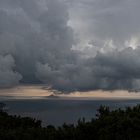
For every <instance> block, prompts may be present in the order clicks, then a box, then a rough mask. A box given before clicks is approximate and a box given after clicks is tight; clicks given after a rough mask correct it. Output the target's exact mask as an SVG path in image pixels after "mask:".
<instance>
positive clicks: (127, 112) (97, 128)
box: [0, 105, 140, 140]
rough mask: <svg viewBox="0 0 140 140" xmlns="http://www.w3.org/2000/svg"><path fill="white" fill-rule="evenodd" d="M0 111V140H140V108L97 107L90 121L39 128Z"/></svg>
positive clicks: (37, 124)
mask: <svg viewBox="0 0 140 140" xmlns="http://www.w3.org/2000/svg"><path fill="white" fill-rule="evenodd" d="M2 108H3V106H2ZM2 108H1V109H0V140H112V139H113V140H140V105H137V106H135V107H127V108H125V109H120V108H119V109H116V110H110V109H109V107H106V106H100V108H99V109H98V113H97V115H96V117H94V118H93V119H92V120H91V121H89V122H86V121H85V119H84V118H83V119H79V120H78V122H77V125H73V124H69V125H68V124H63V125H62V126H61V127H54V126H52V125H48V126H47V127H42V126H41V121H39V120H35V119H33V118H29V117H24V118H23V117H20V116H11V115H8V113H7V112H5V111H4V110H3V109H2Z"/></svg>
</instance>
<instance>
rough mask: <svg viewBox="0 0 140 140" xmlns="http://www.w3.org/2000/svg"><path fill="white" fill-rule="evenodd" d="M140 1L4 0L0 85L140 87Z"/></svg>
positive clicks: (0, 7) (1, 5)
mask: <svg viewBox="0 0 140 140" xmlns="http://www.w3.org/2000/svg"><path fill="white" fill-rule="evenodd" d="M139 4H140V2H139V1H137V0H134V1H133V3H132V1H130V0H119V1H113V0H77V1H67V0H24V1H23V0H13V1H12V2H11V1H10V0H1V1H0V19H1V22H0V87H7V86H8V87H9V86H13V85H16V84H20V83H29V84H32V83H44V84H46V86H51V87H52V88H54V89H57V90H61V91H73V90H92V89H104V90H115V89H126V90H131V89H134V90H135V89H139V86H140V73H139V70H140V58H139V54H140V48H139V47H138V46H139V32H140V30H139V29H140V28H139V19H140V17H139V6H138V5H139ZM83 21H84V22H83Z"/></svg>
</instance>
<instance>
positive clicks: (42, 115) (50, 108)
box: [0, 99, 140, 126]
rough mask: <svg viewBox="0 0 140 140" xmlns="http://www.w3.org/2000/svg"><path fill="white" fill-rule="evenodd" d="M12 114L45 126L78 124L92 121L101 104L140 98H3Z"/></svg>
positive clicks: (119, 103)
mask: <svg viewBox="0 0 140 140" xmlns="http://www.w3.org/2000/svg"><path fill="white" fill-rule="evenodd" d="M0 102H4V103H5V104H6V110H7V112H8V113H9V114H11V115H20V116H23V117H33V118H35V119H38V120H41V121H42V125H43V126H47V125H54V126H61V125H62V124H64V123H67V124H76V123H77V120H78V119H80V118H85V119H86V121H90V120H91V119H92V118H94V117H95V115H96V114H97V113H98V111H97V110H98V108H99V107H100V106H101V105H105V106H108V107H110V109H111V110H113V109H117V108H122V109H124V108H125V107H128V106H131V107H132V106H135V105H137V104H140V99H92V100H87V99H86V100H85V99H80V100H78V99H11V100H4V101H3V100H2V101H0Z"/></svg>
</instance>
